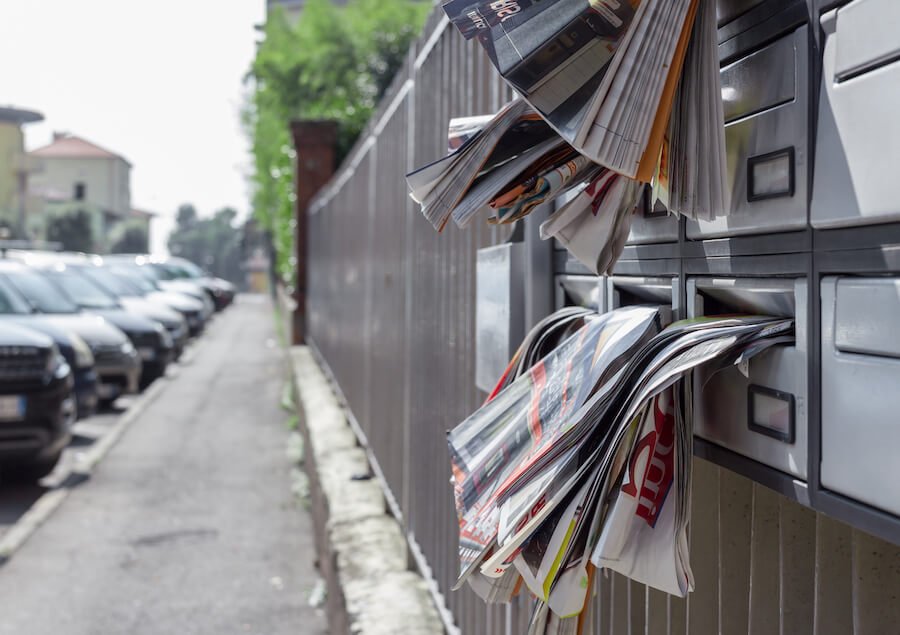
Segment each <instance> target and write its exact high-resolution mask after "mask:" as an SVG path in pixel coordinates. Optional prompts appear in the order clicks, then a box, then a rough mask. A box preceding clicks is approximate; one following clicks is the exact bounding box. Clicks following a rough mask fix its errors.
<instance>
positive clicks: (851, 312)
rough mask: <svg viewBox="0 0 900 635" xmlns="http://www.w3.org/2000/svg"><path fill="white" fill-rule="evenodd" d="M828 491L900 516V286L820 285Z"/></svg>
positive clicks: (847, 281)
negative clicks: (899, 318)
mask: <svg viewBox="0 0 900 635" xmlns="http://www.w3.org/2000/svg"><path fill="white" fill-rule="evenodd" d="M821 293H822V296H821V297H822V402H821V403H822V463H821V478H820V480H821V482H822V486H823V487H825V488H826V489H829V490H832V491H834V492H837V493H839V494H843V495H845V496H848V497H850V498H853V499H855V500H859V501H862V502H864V503H867V504H869V505H871V506H873V507H877V508H879V509H882V510H884V511H887V512H890V513H892V514H895V515H900V486H898V484H900V460H898V457H897V449H898V448H900V413H898V406H897V398H898V395H900V328H898V318H897V316H900V278H898V277H890V278H855V277H851V276H830V277H826V278H824V279H823V280H822V287H821Z"/></svg>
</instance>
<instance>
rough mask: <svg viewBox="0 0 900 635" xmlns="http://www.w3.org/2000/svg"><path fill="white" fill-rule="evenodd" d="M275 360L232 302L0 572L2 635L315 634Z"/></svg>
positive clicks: (263, 326)
mask: <svg viewBox="0 0 900 635" xmlns="http://www.w3.org/2000/svg"><path fill="white" fill-rule="evenodd" d="M284 373H285V366H284V357H283V352H282V350H281V349H280V348H279V346H278V344H277V342H276V340H275V334H274V332H273V319H272V310H271V306H270V304H269V303H268V301H267V300H266V299H264V298H261V297H254V296H248V297H242V298H240V301H239V302H238V303H237V305H236V306H234V307H232V308H231V309H229V310H228V311H226V312H225V314H224V315H222V316H220V317H219V318H217V320H216V322H215V323H214V324H213V325H212V328H211V330H210V332H209V333H208V334H206V335H205V336H203V340H202V341H201V342H200V343H199V346H198V350H197V355H196V357H195V358H194V360H193V362H192V363H191V364H190V365H188V366H186V367H184V368H182V369H181V373H180V376H179V377H178V378H177V379H175V380H174V381H172V382H171V383H170V385H168V386H167V387H166V389H165V392H164V393H163V394H162V395H161V396H160V397H159V398H158V399H157V400H156V401H155V402H154V403H152V404H151V405H150V406H149V407H148V408H147V410H146V411H144V412H143V414H142V415H141V416H140V417H139V419H138V420H136V421H135V422H134V423H133V425H132V426H131V428H130V429H129V430H128V431H127V432H126V434H125V436H124V437H123V438H122V440H121V441H120V442H119V444H118V445H117V446H116V447H115V448H114V449H113V450H112V452H111V453H110V454H109V455H108V456H107V457H106V459H105V460H104V461H103V463H102V464H101V465H100V466H99V467H98V468H97V469H96V471H95V472H94V475H93V477H92V478H91V480H90V481H89V482H87V483H86V484H84V485H82V486H80V487H79V488H77V490H76V491H74V492H73V493H72V494H71V495H70V496H69V498H68V499H67V500H66V501H65V502H64V503H63V505H62V507H61V508H60V509H59V510H58V511H57V512H56V513H55V514H54V515H53V516H52V517H51V518H50V519H49V520H48V521H47V522H46V524H45V525H44V526H43V527H41V528H40V529H39V530H38V531H37V533H36V534H35V535H34V536H32V538H31V539H30V540H29V542H28V543H26V544H25V546H24V547H23V548H22V549H21V551H19V552H18V553H17V554H16V556H15V557H14V558H13V559H12V560H11V561H10V562H9V563H8V564H7V565H5V566H3V567H2V568H0V606H2V607H3V610H2V615H0V634H3V635H6V634H15V635H22V634H26V633H27V634H28V635H58V634H60V633H65V634H66V635H108V634H118V633H128V634H134V635H141V634H147V635H150V634H153V635H158V634H160V633H178V634H180V635H181V634H185V635H187V634H195V633H196V634H210V635H213V634H215V635H223V634H226V633H227V634H230V633H256V634H259V635H278V634H281V633H284V634H287V633H292V634H294V633H303V634H318V633H325V632H326V625H325V619H324V616H323V615H322V612H321V611H319V610H316V609H312V608H310V607H309V606H308V602H307V597H308V595H309V592H310V590H311V589H312V588H313V586H314V585H315V584H316V582H317V580H318V578H317V575H316V573H315V570H314V568H313V560H314V557H315V555H314V548H313V538H312V533H311V531H312V530H311V526H310V521H309V518H308V516H307V514H306V513H305V511H303V509H302V508H301V507H300V506H299V505H298V504H297V503H296V502H295V500H294V499H293V497H292V494H291V491H290V463H289V460H288V459H287V456H286V441H287V438H288V431H287V429H286V427H285V422H286V420H287V419H288V413H286V412H284V411H283V410H281V408H280V407H279V401H280V398H281V391H282V388H283V385H284V379H285V374H284Z"/></svg>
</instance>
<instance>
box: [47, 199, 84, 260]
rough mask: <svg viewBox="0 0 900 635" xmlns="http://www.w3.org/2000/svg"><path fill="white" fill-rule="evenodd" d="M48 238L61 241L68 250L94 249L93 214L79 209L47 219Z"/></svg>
mask: <svg viewBox="0 0 900 635" xmlns="http://www.w3.org/2000/svg"><path fill="white" fill-rule="evenodd" d="M47 240H49V241H50V242H57V243H61V244H62V246H63V249H65V250H66V251H83V252H91V251H93V250H94V230H93V228H92V226H91V215H90V214H89V213H88V212H87V211H85V210H83V209H79V210H74V211H69V212H62V213H60V214H58V215H55V216H53V217H52V218H50V219H49V220H48V221H47Z"/></svg>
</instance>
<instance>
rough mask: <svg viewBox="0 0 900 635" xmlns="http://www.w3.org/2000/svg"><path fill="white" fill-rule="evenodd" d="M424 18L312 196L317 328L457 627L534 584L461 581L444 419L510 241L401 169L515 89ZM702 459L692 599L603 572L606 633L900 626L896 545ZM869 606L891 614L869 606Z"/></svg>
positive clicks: (508, 609) (454, 409)
mask: <svg viewBox="0 0 900 635" xmlns="http://www.w3.org/2000/svg"><path fill="white" fill-rule="evenodd" d="M424 33H425V34H424V35H423V37H422V38H421V39H420V40H419V41H418V42H417V43H416V44H415V45H414V46H413V47H412V49H411V51H410V53H409V57H408V59H407V61H406V64H405V66H404V67H403V68H402V69H401V71H400V73H399V74H398V76H397V78H396V79H395V81H394V83H393V85H392V86H391V87H390V89H389V90H388V92H387V94H386V96H385V97H384V99H383V101H382V102H381V105H380V106H379V108H378V110H377V112H376V113H375V114H374V116H373V117H372V119H371V121H370V123H369V125H368V127H367V128H366V130H365V132H364V133H363V134H362V136H361V137H360V139H359V141H358V142H357V144H356V146H355V147H354V148H353V150H352V151H351V153H350V154H349V156H348V158H347V160H346V161H345V162H344V164H343V165H342V166H341V168H340V169H339V171H338V172H337V173H336V174H335V175H334V177H333V178H332V180H331V181H330V183H329V184H328V185H327V186H326V187H325V188H323V190H322V191H321V192H320V193H319V194H318V196H317V197H316V198H315V199H314V200H313V201H312V203H311V204H310V207H309V210H308V214H309V215H308V233H309V243H308V265H307V266H308V298H307V317H308V337H309V341H310V343H311V344H312V346H313V347H314V349H315V350H316V352H317V354H318V355H319V357H320V359H321V360H322V361H323V363H324V365H325V366H326V367H327V371H328V372H329V373H330V374H331V375H332V377H333V379H334V381H335V384H336V385H337V386H338V388H339V390H340V392H341V393H342V397H343V399H344V400H345V402H346V406H347V409H348V411H349V413H350V416H351V419H352V423H353V425H354V427H355V428H356V430H357V434H358V436H359V437H360V439H361V441H362V443H363V444H364V445H365V446H366V447H367V449H368V451H369V453H370V456H371V458H372V459H373V463H374V465H375V469H376V471H377V472H378V476H379V477H380V478H381V480H382V483H383V485H384V487H385V491H386V495H387V497H388V500H389V503H390V507H391V509H392V510H393V512H394V514H395V515H396V516H397V517H398V519H400V521H401V522H402V523H403V526H404V528H405V530H406V532H407V535H408V537H409V541H410V547H411V552H412V553H413V554H414V557H415V560H416V563H415V564H416V565H417V566H418V567H419V568H420V569H421V570H422V571H423V573H424V574H425V575H426V577H428V578H430V580H431V582H432V585H433V590H434V592H435V598H436V601H437V602H438V604H439V606H440V608H441V609H442V610H443V611H444V613H443V615H444V618H445V623H446V625H447V628H448V631H451V632H462V633H466V634H467V635H468V634H470V633H487V634H491V635H493V634H512V633H524V632H525V631H526V630H527V626H526V625H527V620H528V616H529V613H530V611H529V608H530V607H529V606H528V600H527V599H526V598H522V599H520V600H518V602H517V603H516V604H513V605H511V606H493V607H486V606H485V605H484V603H482V602H481V601H480V600H479V599H477V598H476V597H475V596H474V594H472V593H471V592H470V591H468V590H462V591H459V592H451V591H450V587H451V586H452V584H453V582H454V580H455V577H456V574H457V567H458V559H457V551H456V548H457V539H456V534H457V522H456V517H455V513H454V507H453V500H452V490H451V487H450V485H449V477H450V472H449V459H448V455H447V449H446V441H445V432H446V431H447V430H448V429H449V428H451V427H453V426H454V425H455V424H456V423H458V422H459V421H460V420H462V419H463V418H464V417H466V416H467V415H468V414H470V413H471V412H472V411H473V410H474V409H475V408H476V407H477V406H478V405H479V404H480V403H481V401H482V400H483V398H484V395H483V394H482V393H480V392H478V390H477V389H476V388H475V384H474V377H475V350H474V346H475V302H474V296H475V256H476V250H477V249H479V248H481V247H486V246H490V245H493V244H497V243H499V242H502V241H504V240H506V239H507V238H508V237H509V235H508V230H506V229H498V228H492V227H488V226H486V225H484V224H475V225H473V226H472V227H470V228H468V229H467V230H465V231H458V230H456V228H453V227H450V228H448V230H447V231H445V232H444V234H443V235H439V234H438V233H436V232H435V231H434V229H433V228H432V227H431V225H430V224H429V223H427V222H426V221H425V220H424V219H423V218H422V216H421V214H420V213H419V210H418V208H417V206H416V205H415V204H414V203H413V202H412V201H411V200H410V199H409V197H408V196H407V190H406V185H405V179H404V176H405V174H406V173H407V172H408V171H410V170H411V169H413V168H414V167H417V166H420V165H423V164H425V163H426V162H428V161H431V160H434V159H436V158H438V157H440V156H441V155H443V154H444V153H445V152H446V150H447V139H446V127H447V122H448V120H449V119H450V118H451V117H455V116H463V115H474V114H485V113H490V112H494V111H496V110H497V109H498V108H499V107H500V106H501V105H502V104H503V103H505V102H506V101H507V100H508V99H509V98H510V97H511V92H510V90H509V89H508V87H507V86H506V85H505V84H504V83H503V82H502V81H501V80H500V78H499V77H498V76H497V74H496V73H495V72H494V70H493V68H492V67H491V66H490V63H489V62H488V60H487V58H486V56H485V54H484V52H483V51H482V49H481V48H480V47H478V46H476V45H474V44H472V43H467V42H465V41H464V40H463V39H462V37H460V36H459V35H458V34H457V33H456V31H455V29H452V28H450V27H449V25H448V22H447V21H446V19H445V18H444V17H443V15H442V13H441V12H440V10H437V11H435V13H433V14H432V16H431V17H430V18H429V20H428V22H427V24H426V27H425V31H424ZM547 275H552V274H547ZM538 278H540V276H532V280H531V281H532V282H534V281H535V280H537V279H538ZM541 279H542V280H546V279H547V278H546V276H545V277H543V278H541ZM547 291H548V292H549V289H548V290H547ZM695 466H696V467H695V484H694V490H693V494H692V497H693V498H692V500H693V503H692V505H693V507H692V509H693V512H692V524H691V528H692V533H691V543H692V545H691V546H692V563H693V567H694V572H695V577H696V583H697V590H696V592H695V593H693V594H692V595H691V596H690V598H688V599H687V600H680V599H677V598H670V597H668V596H666V595H665V594H662V593H660V592H657V591H654V590H651V589H648V588H647V587H645V586H644V585H640V584H636V583H634V582H631V581H629V580H627V579H625V578H623V577H621V576H618V575H610V576H608V577H607V576H604V575H601V576H600V579H599V581H598V584H597V585H596V588H597V589H598V592H597V598H596V600H595V602H596V608H597V610H596V611H594V613H593V615H594V618H593V623H592V625H591V626H592V629H593V632H595V633H610V634H615V635H621V634H622V633H642V634H643V633H647V634H648V635H649V634H653V633H673V634H675V633H703V634H706V633H717V632H734V633H778V632H781V633H800V632H807V633H813V632H851V630H853V629H854V628H855V632H865V631H867V628H866V627H865V625H864V624H868V625H869V626H873V627H874V626H875V625H877V624H892V627H893V626H894V625H896V620H895V621H890V620H888V621H886V622H885V621H883V620H885V619H886V617H887V616H886V615H885V614H884V611H885V610H888V609H886V608H885V607H888V606H894V607H896V606H897V602H896V599H894V600H890V598H889V592H888V591H887V590H886V589H885V588H884V587H883V586H882V585H880V584H879V579H880V578H879V576H880V575H882V574H880V573H878V567H879V564H878V561H879V560H880V559H881V558H883V557H897V555H898V553H900V552H898V551H897V550H896V549H894V550H893V551H891V550H889V549H887V550H886V547H885V546H884V545H883V544H881V543H880V542H876V541H874V539H872V538H870V537H868V536H867V535H865V534H862V533H861V532H858V531H855V530H852V529H850V528H849V527H847V526H845V525H841V524H839V523H837V522H835V521H832V520H830V519H828V518H827V517H825V516H822V515H819V514H816V513H814V512H812V511H810V510H808V509H806V508H804V507H802V506H800V505H798V504H796V503H793V502H790V501H788V500H787V499H785V498H782V497H780V496H779V495H777V494H775V493H774V492H772V491H771V490H768V489H766V488H765V487H762V486H761V485H758V484H756V483H753V482H751V481H749V480H747V479H745V478H743V477H740V476H738V475H736V474H733V473H731V472H728V471H726V470H724V469H721V468H719V467H716V466H714V465H712V464H710V463H707V462H705V461H702V460H697V461H696V463H695ZM873 554H878V555H877V556H876V555H873ZM873 606H878V607H880V608H879V609H878V610H879V611H881V614H879V615H878V616H874V614H872V613H871V612H870V611H869V609H867V608H866V607H870V608H871V607H873ZM889 611H894V613H896V612H897V610H896V609H890V610H889ZM895 617H897V618H898V619H900V615H896V616H895ZM867 620H868V621H867ZM851 622H852V624H851ZM861 624H863V626H860V625H861ZM845 626H846V627H848V628H849V629H850V630H845V629H844V627H845ZM871 632H875V630H873V631H871Z"/></svg>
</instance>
